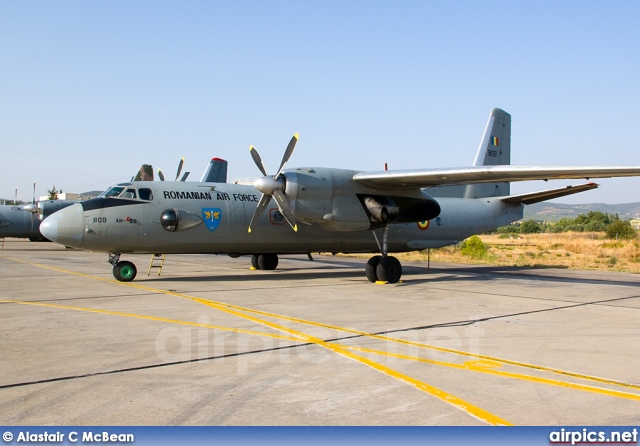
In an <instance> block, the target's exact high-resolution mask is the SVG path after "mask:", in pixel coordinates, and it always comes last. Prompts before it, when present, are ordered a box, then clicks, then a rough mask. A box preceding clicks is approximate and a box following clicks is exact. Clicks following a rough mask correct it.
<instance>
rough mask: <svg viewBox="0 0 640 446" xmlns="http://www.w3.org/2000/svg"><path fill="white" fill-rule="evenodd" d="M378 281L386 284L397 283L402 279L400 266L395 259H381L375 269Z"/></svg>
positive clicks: (388, 257)
mask: <svg viewBox="0 0 640 446" xmlns="http://www.w3.org/2000/svg"><path fill="white" fill-rule="evenodd" d="M376 275H377V276H378V280H382V281H384V282H388V283H398V281H399V280H400V277H402V265H401V264H400V261H399V260H398V259H396V258H395V257H390V256H387V257H383V258H382V259H380V263H378V266H377V267H376Z"/></svg>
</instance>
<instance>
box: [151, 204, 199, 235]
mask: <svg viewBox="0 0 640 446" xmlns="http://www.w3.org/2000/svg"><path fill="white" fill-rule="evenodd" d="M200 223H202V218H201V217H200V216H198V215H196V214H194V213H192V212H189V211H185V210H183V209H175V208H172V209H167V210H166V211H164V212H163V213H162V215H161V216H160V224H161V225H162V227H163V228H164V229H165V230H167V231H169V232H176V231H184V230H185V229H190V228H193V227H194V226H198V225H199V224H200Z"/></svg>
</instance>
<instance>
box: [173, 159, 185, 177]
mask: <svg viewBox="0 0 640 446" xmlns="http://www.w3.org/2000/svg"><path fill="white" fill-rule="evenodd" d="M183 165H184V156H183V157H182V158H181V159H180V162H179V163H178V172H177V173H176V179H175V181H178V178H179V177H180V172H182V166H183Z"/></svg>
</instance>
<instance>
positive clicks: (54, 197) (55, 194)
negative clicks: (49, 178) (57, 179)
mask: <svg viewBox="0 0 640 446" xmlns="http://www.w3.org/2000/svg"><path fill="white" fill-rule="evenodd" d="M47 192H49V196H48V197H47V200H57V199H58V194H61V193H62V191H61V190H56V185H55V184H54V185H53V187H52V188H51V189H47Z"/></svg>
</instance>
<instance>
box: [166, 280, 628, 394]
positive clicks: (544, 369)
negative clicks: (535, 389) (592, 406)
mask: <svg viewBox="0 0 640 446" xmlns="http://www.w3.org/2000/svg"><path fill="white" fill-rule="evenodd" d="M159 291H160V292H164V291H162V290H159ZM180 297H185V298H190V297H189V296H184V295H183V296H180ZM208 302H213V303H216V304H218V305H222V306H225V307H229V308H235V309H237V310H240V311H245V312H248V313H253V314H260V315H262V316H268V317H273V318H277V319H283V320H287V321H290V322H297V323H301V324H306V325H311V326H316V327H322V328H327V329H330V330H336V331H341V332H345V333H351V334H355V335H359V336H362V337H367V338H373V339H379V340H382V341H389V342H395V343H398V344H405V345H410V346H412V347H419V348H423V349H428V350H435V351H439V352H443V353H451V354H455V355H460V356H467V357H471V358H478V359H483V360H487V361H493V362H498V363H502V364H508V365H513V366H516V367H522V368H529V369H533V370H538V371H542V372H550V373H555V374H558V375H564V376H570V377H573V378H578V379H583V380H586V381H593V382H598V383H602V384H611V385H616V386H621V387H626V388H629V389H634V390H640V385H636V384H630V383H625V382H622V381H616V380H612V379H608V378H601V377H597V376H591V375H585V374H582V373H576V372H570V371H566V370H561V369H556V368H553V367H545V366H539V365H535V364H529V363H525V362H520V361H514V360H510V359H503V358H498V357H495V356H489V355H481V354H479V353H471V352H465V351H463V350H456V349H452V348H447V347H439V346H436V345H431V344H424V343H421V342H416V341H408V340H405V339H399V338H394V337H390V336H386V335H377V334H373V333H367V332H364V331H360V330H355V329H352V328H345V327H338V326H336V325H330V324H325V323H321V322H313V321H309V320H305V319H300V318H295V317H289V316H282V315H278V314H275V313H269V312H266V311H260V310H252V309H249V308H243V307H239V306H237V305H232V304H227V303H223V302H215V301H208Z"/></svg>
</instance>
